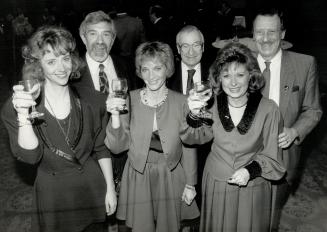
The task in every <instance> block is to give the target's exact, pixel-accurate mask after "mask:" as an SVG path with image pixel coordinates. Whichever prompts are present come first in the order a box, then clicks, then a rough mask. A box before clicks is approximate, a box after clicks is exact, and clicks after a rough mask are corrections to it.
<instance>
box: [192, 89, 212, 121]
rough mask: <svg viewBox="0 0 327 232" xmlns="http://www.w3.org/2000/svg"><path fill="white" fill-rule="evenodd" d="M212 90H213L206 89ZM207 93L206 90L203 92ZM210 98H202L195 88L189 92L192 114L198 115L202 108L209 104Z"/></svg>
mask: <svg viewBox="0 0 327 232" xmlns="http://www.w3.org/2000/svg"><path fill="white" fill-rule="evenodd" d="M206 91H208V92H210V91H211V90H206ZM203 93H205V92H203ZM209 99H210V98H208V99H207V98H201V95H199V94H197V93H195V90H194V89H191V90H190V92H189V96H188V98H187V103H188V107H189V109H190V110H191V112H192V114H194V115H198V114H199V113H200V110H201V108H203V107H205V106H206V105H207V101H208V100H209Z"/></svg>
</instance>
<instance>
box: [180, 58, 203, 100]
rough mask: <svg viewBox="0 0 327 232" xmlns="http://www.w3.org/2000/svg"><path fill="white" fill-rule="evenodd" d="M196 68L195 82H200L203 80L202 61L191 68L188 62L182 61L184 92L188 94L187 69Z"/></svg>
mask: <svg viewBox="0 0 327 232" xmlns="http://www.w3.org/2000/svg"><path fill="white" fill-rule="evenodd" d="M190 69H194V70H195V73H194V76H193V83H195V82H200V81H201V65H200V63H199V64H197V65H195V67H194V68H189V67H188V66H187V65H186V64H184V63H183V62H182V85H183V94H184V95H187V94H188V93H186V88H187V79H188V73H187V70H190Z"/></svg>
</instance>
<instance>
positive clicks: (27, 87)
mask: <svg viewBox="0 0 327 232" xmlns="http://www.w3.org/2000/svg"><path fill="white" fill-rule="evenodd" d="M18 84H19V85H22V86H24V91H25V92H28V93H30V94H31V95H32V98H33V100H34V101H35V100H36V99H37V98H38V97H39V96H40V93H41V83H40V82H39V80H37V79H26V80H22V81H19V83H18ZM43 115H44V113H41V112H38V111H36V108H35V105H33V106H32V110H31V113H30V114H29V115H28V119H29V120H33V119H35V118H38V117H42V116H43Z"/></svg>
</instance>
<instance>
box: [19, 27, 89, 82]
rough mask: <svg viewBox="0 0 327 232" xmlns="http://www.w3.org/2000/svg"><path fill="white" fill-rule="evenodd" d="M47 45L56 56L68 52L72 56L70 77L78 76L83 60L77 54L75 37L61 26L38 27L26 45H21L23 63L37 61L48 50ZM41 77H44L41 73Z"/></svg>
mask: <svg viewBox="0 0 327 232" xmlns="http://www.w3.org/2000/svg"><path fill="white" fill-rule="evenodd" d="M49 46H50V47H51V48H52V50H53V51H54V54H55V55H57V56H59V55H63V54H66V53H70V55H71V57H72V74H71V76H70V78H71V79H75V78H78V77H79V76H80V73H79V70H80V68H81V67H82V66H83V62H82V60H81V59H80V57H79V56H78V54H77V51H76V43H75V39H74V38H73V36H72V34H71V33H70V32H69V31H68V30H66V29H65V28H63V27H58V26H42V27H40V28H38V29H37V31H36V32H35V33H34V34H33V35H32V36H31V37H30V38H29V40H28V42H27V45H25V46H23V47H22V56H23V58H24V59H25V64H26V63H27V64H28V63H34V62H38V63H39V62H40V59H41V58H42V57H43V56H44V55H45V54H46V53H47V52H49V49H48V47H49ZM42 78H43V79H44V77H43V75H42Z"/></svg>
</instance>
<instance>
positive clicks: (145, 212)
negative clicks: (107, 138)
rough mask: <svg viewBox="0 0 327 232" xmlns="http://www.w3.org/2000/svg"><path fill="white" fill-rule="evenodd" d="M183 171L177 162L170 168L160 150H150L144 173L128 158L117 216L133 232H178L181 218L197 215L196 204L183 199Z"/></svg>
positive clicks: (191, 217) (190, 217)
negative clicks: (137, 169) (173, 167)
mask: <svg viewBox="0 0 327 232" xmlns="http://www.w3.org/2000/svg"><path fill="white" fill-rule="evenodd" d="M185 180H186V178H185V173H184V170H183V168H182V166H181V164H180V163H179V164H178V165H177V167H176V168H175V169H174V170H170V169H169V168H168V166H167V163H166V157H165V155H164V154H162V153H157V152H155V151H150V152H149V156H148V161H147V163H146V166H145V170H144V173H139V172H137V171H136V170H135V169H134V168H133V167H132V164H131V163H130V160H129V159H128V160H127V162H126V165H125V168H124V172H123V177H122V183H121V189H120V195H119V200H118V209H117V218H118V219H120V220H125V221H126V225H127V226H128V227H131V228H133V231H134V232H138V231H140V232H153V231H160V232H161V231H167V232H168V231H169V232H177V231H178V230H179V228H180V221H181V220H184V219H193V218H196V217H198V216H199V210H198V207H197V205H196V203H195V201H193V203H192V204H191V205H190V206H188V205H186V204H185V202H184V201H182V200H181V199H182V193H183V191H184V187H185Z"/></svg>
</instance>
